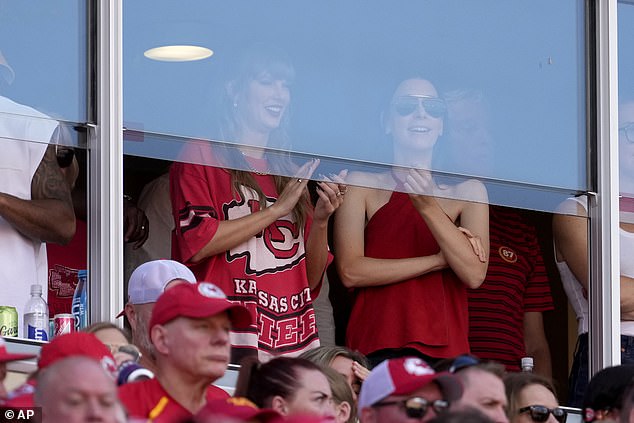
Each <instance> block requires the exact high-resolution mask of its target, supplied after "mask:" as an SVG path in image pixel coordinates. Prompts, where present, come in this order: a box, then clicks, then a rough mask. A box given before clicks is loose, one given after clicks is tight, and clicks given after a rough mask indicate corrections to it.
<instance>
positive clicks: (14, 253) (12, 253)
mask: <svg viewBox="0 0 634 423" xmlns="http://www.w3.org/2000/svg"><path fill="white" fill-rule="evenodd" d="M56 127H57V122H56V121H54V120H51V119H50V118H49V117H48V116H46V115H44V114H43V113H40V112H38V111H37V110H35V109H33V108H31V107H28V106H24V105H21V104H18V103H15V102H14V101H12V100H10V99H8V98H6V97H2V96H0V192H5V193H8V194H11V195H14V196H16V197H19V198H22V199H25V200H30V199H31V180H32V179H33V175H34V174H35V171H36V170H37V168H38V166H39V165H40V162H41V161H42V158H43V157H44V153H45V152H46V148H47V146H48V144H46V143H47V142H49V141H50V139H51V137H52V135H53V133H54V131H55V128H56ZM27 141H35V142H27ZM47 272H48V270H47V262H46V244H44V243H43V242H42V241H40V240H35V239H31V238H27V237H26V236H24V235H22V234H21V233H19V232H18V231H17V230H15V228H14V227H13V226H12V225H11V224H9V223H8V222H7V221H6V220H5V219H4V218H2V217H0V305H8V306H14V307H16V308H17V310H18V333H19V334H20V336H23V334H22V326H23V324H22V323H23V320H22V319H23V312H24V306H25V305H26V302H27V301H28V300H29V298H30V286H31V284H35V283H37V284H40V285H42V288H43V289H42V294H43V296H46V294H47V292H48V289H47V285H46V284H47Z"/></svg>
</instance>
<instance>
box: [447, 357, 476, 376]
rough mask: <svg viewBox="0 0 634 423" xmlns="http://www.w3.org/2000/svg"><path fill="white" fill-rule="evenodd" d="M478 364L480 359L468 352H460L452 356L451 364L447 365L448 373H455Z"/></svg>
mask: <svg viewBox="0 0 634 423" xmlns="http://www.w3.org/2000/svg"><path fill="white" fill-rule="evenodd" d="M478 364H480V359H479V358H478V357H474V356H472V355H469V354H462V355H459V356H458V357H456V358H454V360H453V362H452V363H451V366H450V367H449V373H456V372H458V371H460V370H462V369H465V368H467V367H471V366H476V365H478Z"/></svg>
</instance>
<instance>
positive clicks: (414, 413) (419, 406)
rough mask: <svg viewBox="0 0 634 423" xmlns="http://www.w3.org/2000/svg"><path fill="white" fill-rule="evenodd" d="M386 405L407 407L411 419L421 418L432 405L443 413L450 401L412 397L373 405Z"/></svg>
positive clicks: (406, 410)
mask: <svg viewBox="0 0 634 423" xmlns="http://www.w3.org/2000/svg"><path fill="white" fill-rule="evenodd" d="M386 405H400V406H402V407H404V408H405V414H407V417H409V418H410V419H420V418H422V417H423V416H424V415H425V414H426V413H427V409H428V408H429V406H430V405H431V408H433V409H434V411H435V412H436V414H441V413H443V412H445V411H447V409H448V408H449V403H448V402H447V401H445V400H436V401H428V400H426V399H425V398H421V397H411V398H407V399H406V400H403V401H384V402H378V403H376V404H374V405H373V406H372V407H383V406H386Z"/></svg>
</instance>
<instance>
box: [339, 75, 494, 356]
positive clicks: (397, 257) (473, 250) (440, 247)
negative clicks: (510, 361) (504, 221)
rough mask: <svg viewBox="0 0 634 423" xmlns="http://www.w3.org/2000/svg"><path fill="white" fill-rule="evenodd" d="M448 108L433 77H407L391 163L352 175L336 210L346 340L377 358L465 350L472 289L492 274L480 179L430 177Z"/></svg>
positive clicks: (394, 108)
mask: <svg viewBox="0 0 634 423" xmlns="http://www.w3.org/2000/svg"><path fill="white" fill-rule="evenodd" d="M445 109H446V107H445V104H444V101H443V100H442V99H441V98H439V96H438V92H437V91H436V88H435V87H434V85H433V84H432V83H431V82H430V81H428V80H426V79H424V78H420V77H413V78H409V79H406V80H404V81H402V82H401V83H400V84H399V85H398V86H397V88H396V90H395V91H394V93H393V95H392V97H391V99H390V101H389V106H388V108H387V110H386V111H385V112H384V114H383V117H384V119H383V127H384V130H385V134H386V135H387V136H388V137H389V138H390V139H391V141H392V145H393V155H394V162H393V163H394V164H395V166H394V167H393V168H392V170H391V171H389V172H384V173H376V174H367V173H360V172H358V173H354V174H350V175H349V179H348V182H349V184H350V185H356V186H354V187H352V186H351V187H349V189H348V193H347V194H346V201H345V202H344V203H343V204H342V205H341V206H340V207H339V209H338V211H337V213H336V217H335V231H334V240H335V255H336V258H337V259H336V263H337V270H338V272H339V275H340V277H341V279H342V281H343V283H344V285H345V286H346V287H348V288H351V289H353V291H354V300H353V301H354V302H353V306H352V313H351V316H350V320H349V324H348V330H347V346H348V347H349V348H351V349H353V350H358V351H360V352H361V353H363V354H365V355H366V356H368V359H369V360H370V362H371V363H373V364H376V363H378V362H380V361H382V360H383V359H385V358H391V357H398V356H403V355H416V356H418V357H421V358H424V359H427V360H428V361H429V362H433V361H435V359H439V358H447V357H453V356H456V355H459V354H461V353H465V352H468V351H469V345H468V339H467V333H468V319H467V297H466V289H467V288H477V287H478V286H479V285H480V284H481V283H482V281H483V280H484V277H485V275H486V270H487V265H488V253H489V234H488V224H489V221H488V206H487V204H486V202H487V193H486V189H485V187H484V185H483V184H482V183H481V182H479V181H477V180H473V179H471V180H466V181H463V182H460V183H458V184H455V185H451V186H449V185H442V184H439V183H437V182H436V180H435V179H434V177H433V175H432V172H431V164H432V151H433V148H434V145H435V144H436V142H437V141H438V138H439V137H440V136H441V135H442V133H443V118H444V114H445ZM366 187H382V189H378V188H366ZM465 200H473V201H465Z"/></svg>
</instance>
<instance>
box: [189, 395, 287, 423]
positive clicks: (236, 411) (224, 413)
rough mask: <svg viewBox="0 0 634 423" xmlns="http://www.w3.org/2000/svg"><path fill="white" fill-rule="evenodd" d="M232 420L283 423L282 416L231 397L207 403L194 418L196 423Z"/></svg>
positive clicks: (244, 399)
mask: <svg viewBox="0 0 634 423" xmlns="http://www.w3.org/2000/svg"><path fill="white" fill-rule="evenodd" d="M227 417H229V418H233V419H235V420H236V421H240V422H243V421H247V420H251V419H256V420H257V421H258V422H261V423H265V422H266V423H274V422H280V423H281V422H282V421H284V420H283V418H282V415H281V414H279V413H278V412H277V411H275V410H272V409H270V408H258V407H257V406H256V405H255V404H254V403H252V402H251V401H249V400H248V399H247V398H244V397H233V398H227V399H223V400H214V401H209V402H207V404H206V405H205V406H204V407H203V408H202V409H201V410H200V411H199V412H198V413H197V414H196V415H195V416H194V421H195V422H196V423H207V422H216V421H218V419H221V420H222V418H227Z"/></svg>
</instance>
